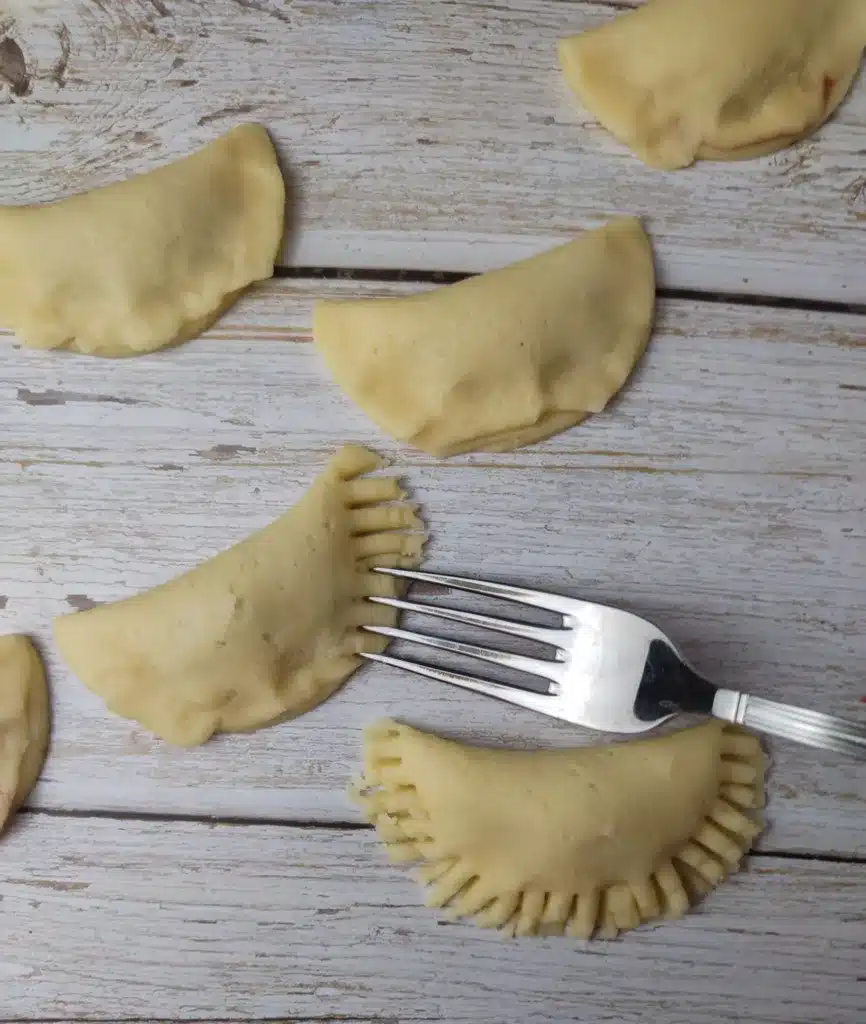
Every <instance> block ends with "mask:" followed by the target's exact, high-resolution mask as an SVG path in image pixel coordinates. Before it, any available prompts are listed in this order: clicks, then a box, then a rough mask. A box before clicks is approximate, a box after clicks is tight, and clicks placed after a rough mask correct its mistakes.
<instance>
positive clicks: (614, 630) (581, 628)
mask: <svg viewBox="0 0 866 1024" xmlns="http://www.w3.org/2000/svg"><path fill="white" fill-rule="evenodd" d="M378 571H379V572H384V573H387V574H388V575H391V576H400V577H404V578H406V579H409V580H421V581H423V582H425V583H433V584H439V585H441V586H443V587H448V588H451V589H454V590H463V591H468V592H470V593H475V594H482V595H485V596H487V597H495V598H499V599H502V600H506V601H511V602H513V603H515V604H519V605H529V606H532V607H535V608H542V609H544V610H546V611H549V612H552V613H554V614H557V615H559V616H560V620H561V621H560V625H559V626H557V627H553V628H550V627H545V626H535V625H529V624H526V623H522V622H515V621H514V620H510V619H500V618H494V617H492V616H488V615H479V614H477V613H474V612H465V611H459V610H457V609H453V608H443V607H440V606H438V605H429V604H421V603H418V602H415V601H406V600H402V599H399V598H386V597H375V598H371V599H370V600H372V601H375V602H376V603H378V604H386V605H390V606H391V607H393V608H397V609H400V610H402V611H409V612H415V613H419V614H422V615H428V616H431V617H433V618H439V619H445V620H448V621H450V622H457V623H461V624H463V625H467V626H477V627H481V628H483V629H489V630H491V631H495V632H497V633H504V634H507V635H510V636H515V637H520V638H523V639H527V640H534V641H537V642H540V643H543V644H547V645H548V646H549V647H550V648H551V657H550V660H546V659H544V658H531V657H527V656H525V655H518V654H510V653H507V652H505V651H499V650H496V649H495V648H489V647H481V646H478V645H476V644H467V643H463V642H461V641H458V640H451V639H448V638H446V637H440V636H431V635H428V634H424V633H415V632H410V631H408V630H405V629H398V628H396V627H387V626H371V627H367V629H368V630H369V631H370V632H373V633H378V634H379V635H380V636H386V637H390V638H392V639H397V640H407V641H410V642H412V643H416V644H421V645H423V646H425V647H429V648H433V649H435V650H440V651H447V652H449V653H452V654H459V655H464V656H466V657H469V658H473V659H476V660H478V661H482V662H487V663H489V664H495V665H500V666H502V667H504V668H508V669H513V670H516V671H518V672H523V673H526V674H528V675H531V676H535V677H537V678H539V679H541V680H543V681H544V685H543V686H542V687H541V690H540V692H539V691H535V690H529V689H522V688H519V687H517V686H510V685H505V684H502V683H497V682H492V681H489V680H485V679H480V678H478V677H476V676H472V675H468V674H464V673H462V672H453V671H450V670H448V669H444V668H438V667H436V666H433V665H426V664H422V663H420V662H415V661H408V660H406V659H401V658H395V657H392V656H391V655H387V654H367V655H364V657H366V658H368V659H369V660H371V661H379V662H382V663H383V664H386V665H393V666H395V667H397V668H403V669H406V670H408V671H411V672H414V673H415V674H417V675H423V676H427V677H428V678H431V679H436V680H439V681H441V682H446V683H452V684H454V685H456V686H461V687H463V688H464V689H467V690H473V691H475V692H476V693H482V694H486V695H487V696H490V697H497V698H499V699H500V700H506V701H508V702H510V703H512V704H518V705H520V706H522V707H526V708H531V709H532V710H534V711H539V712H542V713H543V714H546V715H551V716H552V717H554V718H560V719H562V720H564V721H566V722H572V723H574V724H575V725H584V726H587V727H588V728H591V729H600V730H604V731H609V732H620V733H640V732H646V731H647V730H649V729H652V728H655V727H656V726H657V725H659V723H660V722H662V721H665V720H666V719H668V718H670V717H672V714H674V713H675V710H676V709H672V710H671V711H669V712H664V711H663V710H661V711H657V712H656V713H653V714H652V715H651V717H639V715H638V713H637V711H636V707H637V706H638V702H637V698H638V691H639V689H640V686H641V682H642V680H644V679H645V676H646V667H647V664H648V660H649V659H650V652H651V649H652V647H653V644H654V643H663V644H665V645H668V644H669V641H668V640H667V638H666V637H665V636H664V634H663V633H661V632H660V631H659V630H658V629H656V628H655V626H653V625H652V624H651V623H649V622H646V621H645V620H644V619H641V618H639V617H638V616H636V615H632V614H631V613H629V612H625V611H620V610H619V609H617V608H610V607H607V606H606V605H600V604H593V603H591V602H588V601H579V600H576V599H574V598H569V597H562V596H560V595H556V594H546V593H543V592H541V591H536V590H528V589H525V588H523V587H511V586H507V585H506V584H501V583H491V582H489V581H486V580H474V579H467V578H464V577H461V576H447V575H441V574H437V573H421V572H412V571H409V570H405V569H380V570H378ZM672 653H673V654H675V655H676V652H672ZM677 657H678V655H677Z"/></svg>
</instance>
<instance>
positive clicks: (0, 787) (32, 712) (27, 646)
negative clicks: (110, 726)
mask: <svg viewBox="0 0 866 1024" xmlns="http://www.w3.org/2000/svg"><path fill="white" fill-rule="evenodd" d="M49 732H50V710H49V700H48V685H47V683H46V681H45V670H44V668H43V666H42V659H41V658H40V657H39V654H38V652H37V650H36V648H35V647H34V646H33V644H32V643H31V642H30V640H29V639H28V638H27V637H26V636H19V635H11V636H0V832H2V830H3V828H4V826H5V825H6V823H7V821H8V820H9V818H10V817H11V816H12V814H13V813H14V812H15V809H16V808H17V807H19V806H20V805H21V804H22V803H23V802H24V800H25V799H26V798H27V795H28V794H29V793H30V790H31V789H33V787H34V786H35V785H36V780H37V779H38V778H39V773H40V772H41V771H42V765H43V763H44V761H45V755H46V753H47V751H48V738H49Z"/></svg>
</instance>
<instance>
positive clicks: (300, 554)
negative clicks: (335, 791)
mask: <svg viewBox="0 0 866 1024" xmlns="http://www.w3.org/2000/svg"><path fill="white" fill-rule="evenodd" d="M381 465H382V462H381V461H380V460H379V459H378V458H377V457H376V456H375V455H373V453H372V452H369V451H367V450H366V449H364V448H358V447H352V446H350V447H347V448H344V449H342V451H340V452H339V453H338V454H337V455H336V456H335V458H334V459H333V460H332V461H331V463H330V465H329V466H328V467H327V469H326V470H325V472H324V473H322V474H321V476H320V477H319V478H318V479H317V480H316V482H315V483H314V484H313V486H312V487H311V488H310V490H309V491H308V492H307V494H306V495H304V497H303V498H302V499H301V500H300V501H299V502H298V504H297V505H295V506H294V508H292V509H291V510H290V511H289V512H287V513H286V514H285V515H284V516H282V517H281V518H280V519H277V520H276V521H275V522H273V523H271V525H270V526H268V527H266V528H265V529H263V530H261V531H259V532H258V533H255V534H253V535H252V536H251V537H248V538H247V539H246V540H244V541H242V542H241V543H239V544H237V545H235V546H234V547H233V548H230V549H229V550H228V551H224V552H223V553H222V554H220V555H217V556H216V557H215V558H212V559H211V560H210V561H208V562H204V563H203V564H202V565H200V566H198V567H197V568H195V569H192V570H191V571H190V572H187V573H186V574H185V575H183V576H180V577H178V578H177V579H175V580H172V581H171V582H169V583H166V584H163V585H162V586H160V587H156V588H155V589H154V590H149V591H147V592H145V593H143V594H139V595H137V596H135V597H132V598H129V599H127V600H125V601H120V602H118V603H116V604H108V605H102V606H101V607H97V608H92V609H90V610H88V611H83V612H77V613H74V614H72V615H67V616H64V617H62V618H59V619H57V620H56V621H55V625H54V631H55V636H56V639H57V644H58V646H59V648H60V652H61V654H62V655H63V657H64V658H65V659H66V661H67V663H68V664H69V666H70V668H71V669H72V670H73V672H75V674H76V675H77V676H78V677H79V679H81V680H82V682H84V683H85V684H86V685H87V686H88V687H89V688H90V689H91V690H93V691H94V693H97V694H99V695H100V696H101V697H102V698H103V699H104V700H105V702H106V704H107V705H108V707H109V708H110V709H111V710H112V711H114V712H116V713H117V714H118V715H122V716H123V717H125V718H133V719H135V720H136V721H138V722H140V723H141V724H142V725H143V726H145V728H147V729H150V730H152V731H153V732H155V733H157V734H158V735H159V736H162V737H163V738H164V739H166V740H168V741H169V742H171V743H176V744H180V745H182V746H194V745H196V744H199V743H203V742H204V741H205V740H207V739H208V738H209V737H210V736H212V735H213V734H214V733H216V732H238V731H246V730H250V729H257V728H259V727H261V726H264V725H269V724H271V723H273V722H275V721H277V720H282V719H286V718H294V717H296V716H297V715H300V714H303V712H305V711H309V710H310V709H311V708H313V707H315V706H316V705H317V704H320V703H321V702H322V701H323V700H325V699H326V698H327V697H329V696H330V695H331V694H332V693H333V692H334V691H335V690H336V689H337V688H338V687H339V686H341V685H342V683H343V682H344V681H345V680H346V678H347V677H348V676H349V675H351V673H352V672H353V671H354V670H355V669H356V668H357V667H358V666H359V665H360V664H361V659H360V657H359V654H360V652H362V651H374V652H378V651H381V650H382V649H383V648H384V646H385V643H386V642H385V641H383V640H382V638H380V637H378V636H374V635H373V634H371V633H367V632H363V631H362V630H361V628H360V627H361V626H364V625H394V623H395V621H396V616H397V613H396V612H395V611H394V609H393V608H389V607H385V606H384V605H378V604H373V603H372V602H370V601H366V600H364V598H366V597H368V596H371V595H375V596H392V597H393V596H395V595H396V592H397V586H398V585H397V582H396V580H394V579H393V578H392V577H389V576H385V575H382V574H381V573H376V572H374V571H373V569H374V567H376V566H392V567H395V566H396V567H404V568H408V567H412V566H416V565H417V564H418V563H419V561H420V555H421V549H422V547H423V543H424V534H423V524H422V522H421V520H420V519H419V517H418V515H417V513H416V511H415V508H414V506H412V505H410V504H408V503H407V502H406V501H404V500H403V499H404V498H405V494H404V493H403V491H401V489H400V487H399V484H398V482H397V480H396V479H395V478H394V477H372V478H368V479H360V478H361V477H362V474H365V473H369V472H371V471H372V470H375V469H378V468H379V467H380V466H381Z"/></svg>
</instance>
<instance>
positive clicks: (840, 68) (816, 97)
mask: <svg viewBox="0 0 866 1024" xmlns="http://www.w3.org/2000/svg"><path fill="white" fill-rule="evenodd" d="M864 46H866V4H864V3H863V0H651V2H650V3H647V4H646V5H645V6H643V7H639V8H637V9H636V10H634V11H629V12H628V13H625V14H621V15H619V16H618V17H616V18H614V19H613V20H612V21H610V22H608V23H607V24H604V25H602V26H601V27H599V28H596V29H592V30H590V31H589V32H584V33H582V34H581V35H576V36H571V37H570V38H568V39H563V40H562V41H561V42H560V44H559V59H560V63H561V65H562V68H563V71H564V72H565V77H566V80H567V82H568V84H569V86H570V88H571V89H572V90H573V91H574V92H575V93H576V94H577V96H578V97H579V99H580V100H581V102H582V103H583V104H584V106H585V107H587V109H588V110H590V111H591V112H592V113H593V114H594V115H595V116H596V117H597V118H598V119H599V121H600V122H601V123H602V124H603V125H604V127H605V128H607V129H608V131H610V132H611V133H612V134H613V135H614V136H616V138H617V139H619V140H620V141H621V142H623V143H625V145H627V146H628V147H629V148H630V149H631V150H632V151H633V152H634V153H636V154H637V155H638V156H639V157H640V159H641V160H643V161H644V162H645V163H647V164H649V165H650V166H651V167H657V168H660V169H664V170H674V169H676V168H680V167H687V166H689V164H691V163H693V162H694V161H695V160H697V159H705V160H736V159H746V158H749V157H757V156H763V155H765V154H767V153H772V152H775V151H776V150H779V149H783V148H784V147H785V146H789V145H791V144H792V143H794V142H796V141H798V140H799V139H803V138H805V137H806V136H807V135H810V134H811V133H812V132H813V131H815V129H816V128H818V127H819V126H820V125H821V124H823V123H824V121H826V120H827V118H828V117H830V115H831V114H832V113H833V112H834V111H835V110H836V108H837V107H838V106H839V104H840V103H841V102H842V100H843V99H844V98H845V95H846V94H847V92H848V90H849V89H850V87H851V83H852V82H853V80H854V76H855V75H856V73H857V69H858V67H859V65H860V59H861V57H862V54H863V49H864Z"/></svg>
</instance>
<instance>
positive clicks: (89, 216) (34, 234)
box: [0, 124, 285, 356]
mask: <svg viewBox="0 0 866 1024" xmlns="http://www.w3.org/2000/svg"><path fill="white" fill-rule="evenodd" d="M284 215H285V188H284V185H283V178H282V173H281V171H280V168H279V165H278V164H277V158H276V154H275V152H274V147H273V145H272V144H271V140H270V139H269V138H268V134H267V132H266V131H265V129H264V128H262V127H261V126H260V125H255V124H245V125H241V126H239V127H238V128H234V129H233V130H232V131H230V132H228V133H227V134H226V135H223V136H222V138H219V139H217V140H216V142H212V143H211V144H210V145H209V146H205V148H204V149H202V150H200V151H199V152H197V153H194V154H193V155H192V156H188V157H186V158H184V159H183V160H178V161H177V162H176V163H173V164H169V165H168V166H167V167H162V168H159V169H158V170H155V171H151V172H150V173H149V174H142V175H140V176H139V177H136V178H131V179H129V180H128V181H122V182H118V183H116V184H113V185H107V186H105V187H104V188H99V189H96V190H95V191H93V192H87V193H84V194H83V195H78V196H72V197H71V198H70V199H64V200H61V201H60V202H57V203H51V204H48V205H45V206H21V207H5V208H0V324H2V325H3V326H5V327H7V328H11V329H12V330H14V331H16V332H17V334H18V335H19V336H20V338H21V340H22V341H24V343H25V344H27V345H32V346H33V347H34V348H68V349H73V350H75V351H76V352H85V353H87V354H89V355H100V356H132V355H139V354H141V353H143V352H152V351H154V350H155V349H158V348H162V347H164V346H165V345H173V344H175V343H178V342H181V341H186V340H187V339H189V338H192V337H194V336H195V335H196V334H199V333H201V332H202V331H204V330H205V329H206V328H207V327H209V326H210V325H211V324H212V323H213V322H214V321H215V320H216V319H217V318H218V317H219V316H220V315H221V314H222V313H223V312H224V311H225V310H226V309H228V308H229V306H230V305H231V304H232V303H233V302H234V301H235V299H236V298H237V297H238V295H239V294H240V293H241V292H242V291H243V290H244V289H245V288H246V287H247V286H248V285H249V284H251V283H252V282H253V281H259V280H262V279H264V278H268V277H271V276H272V274H273V271H274V260H275V259H276V256H277V253H278V251H279V248H280V244H281V242H282V237H283V222H284Z"/></svg>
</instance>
